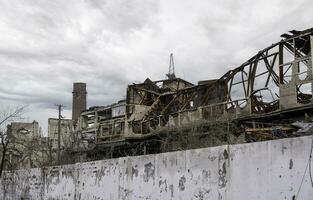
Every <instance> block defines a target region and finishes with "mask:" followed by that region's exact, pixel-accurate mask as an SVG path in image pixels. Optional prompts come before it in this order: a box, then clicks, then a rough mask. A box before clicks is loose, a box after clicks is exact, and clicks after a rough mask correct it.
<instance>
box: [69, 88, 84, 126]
mask: <svg viewBox="0 0 313 200" xmlns="http://www.w3.org/2000/svg"><path fill="white" fill-rule="evenodd" d="M86 104H87V91H86V83H74V84H73V103H72V120H74V121H75V122H77V120H78V118H79V115H80V113H81V112H82V111H83V110H86V106H87V105H86Z"/></svg>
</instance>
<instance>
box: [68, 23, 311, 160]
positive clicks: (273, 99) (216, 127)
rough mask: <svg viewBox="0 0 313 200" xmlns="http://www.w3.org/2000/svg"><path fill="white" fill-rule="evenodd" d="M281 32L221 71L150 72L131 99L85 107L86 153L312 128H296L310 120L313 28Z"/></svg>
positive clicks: (81, 130)
mask: <svg viewBox="0 0 313 200" xmlns="http://www.w3.org/2000/svg"><path fill="white" fill-rule="evenodd" d="M281 37H282V38H283V39H282V40H281V41H279V42H277V43H275V44H272V45H271V46H269V47H266V48H264V49H262V50H260V51H259V52H257V53H256V54H255V55H254V56H253V57H251V58H250V59H249V60H247V61H246V62H244V63H243V64H242V65H240V66H239V67H237V68H235V69H232V70H230V71H228V72H227V73H226V74H225V75H223V76H222V77H220V78H219V79H215V80H206V81H199V83H198V84H197V85H194V84H192V83H189V82H188V81H185V80H183V79H180V78H176V77H175V74H172V75H171V74H169V76H168V79H165V80H159V81H152V80H150V79H149V78H147V79H146V80H145V81H144V82H143V83H139V84H131V85H129V86H128V87H127V94H126V99H125V100H121V101H119V102H118V103H115V104H112V105H109V106H100V107H90V108H89V109H87V110H84V111H83V112H81V113H80V116H79V119H78V120H77V127H76V129H75V131H76V132H77V133H78V135H80V139H81V141H85V143H88V144H89V145H88V146H89V148H87V149H88V151H86V152H85V153H86V156H87V158H86V159H91V160H92V159H100V158H111V157H120V156H130V155H140V154H148V153H159V152H167V151H174V150H182V149H192V148H201V147H209V146H216V145H221V144H233V143H244V142H253V141H262V140H268V139H276V138H283V137H293V136H297V135H299V134H300V135H301V134H310V133H311V130H310V129H309V128H307V129H306V131H305V132H301V131H297V130H299V124H300V126H301V127H302V128H303V126H307V124H306V122H311V119H310V117H309V116H310V114H311V113H312V108H313V100H312V80H313V79H312V59H311V58H312V55H311V54H312V52H311V48H312V45H313V40H312V39H313V29H307V30H304V31H295V30H293V31H290V32H289V33H288V34H287V33H286V34H283V35H281ZM171 58H172V56H171ZM171 62H172V60H171ZM83 93H84V92H83ZM85 98H86V96H85ZM82 101H83V102H85V101H86V100H85V99H83V98H82ZM84 105H85V104H84ZM73 108H74V107H73ZM73 113H77V112H76V111H75V109H73ZM294 122H298V124H297V125H298V126H297V125H296V124H294ZM300 122H301V123H300ZM72 153H73V154H75V152H74V151H73V152H72Z"/></svg>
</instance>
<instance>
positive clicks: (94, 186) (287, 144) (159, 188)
mask: <svg viewBox="0 0 313 200" xmlns="http://www.w3.org/2000/svg"><path fill="white" fill-rule="evenodd" d="M312 141H313V136H306V137H298V138H289V139H282V140H273V141H267V142H257V143H249V144H240V145H229V146H228V145H225V146H219V147H211V148H204V149H196V150H188V151H178V152H170V153H163V154H155V155H145V156H137V157H123V158H119V159H110V160H102V161H96V162H88V163H77V164H74V165H64V166H55V167H49V168H43V169H31V170H20V171H14V172H5V173H4V176H3V179H2V180H0V195H1V196H0V199H6V200H9V199H99V200H100V199H103V200H117V199H118V200H140V199H145V200H147V199H151V200H185V199H186V200H207V199H208V200H210V199H212V200H242V199H254V200H268V199H290V200H293V199H301V200H311V199H312V196H313V183H312V182H311V179H310V175H311V174H310V173H311V172H312V173H313V166H311V164H310V162H311V163H312V165H313V161H312V160H311V159H310V153H311V151H312ZM310 168H312V169H310ZM312 176H313V175H312Z"/></svg>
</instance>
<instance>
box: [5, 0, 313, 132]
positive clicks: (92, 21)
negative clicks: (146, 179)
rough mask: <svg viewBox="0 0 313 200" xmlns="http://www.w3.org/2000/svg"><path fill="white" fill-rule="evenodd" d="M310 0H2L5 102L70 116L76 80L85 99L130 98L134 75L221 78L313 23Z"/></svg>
mask: <svg viewBox="0 0 313 200" xmlns="http://www.w3.org/2000/svg"><path fill="white" fill-rule="evenodd" d="M311 10H312V5H311V2H310V1H309V0H298V1H292V0H277V1H270V0H264V1H250V0H240V1H239V0H212V1H194V0H170V1H168V0H157V1H155V0H145V1H142V0H115V1H109V0H68V1H62V0H55V1H43V0H25V1H17V0H1V1H0V103H1V104H2V105H5V104H11V105H20V104H27V105H29V109H28V113H27V119H28V120H30V121H32V120H33V119H35V120H38V121H39V122H40V123H41V124H42V126H43V128H44V130H46V126H47V118H48V117H53V116H56V115H57V111H56V110H55V108H54V104H56V103H62V104H64V105H66V108H65V110H64V115H66V116H67V117H70V113H71V110H70V109H71V95H72V93H71V91H72V83H73V82H75V81H83V82H86V83H87V87H88V104H89V106H93V105H107V104H110V103H112V102H114V101H117V100H119V99H122V98H124V96H125V92H126V87H127V85H128V84H131V83H133V82H139V81H143V80H144V79H145V78H146V77H151V78H152V79H162V78H165V73H166V72H167V70H168V59H169V54H170V52H174V57H175V66H176V73H177V75H178V76H180V77H182V78H185V79H187V80H188V81H191V82H194V83H196V82H197V81H198V80H204V79H209V78H218V77H220V76H221V75H223V74H224V73H226V71H227V70H229V69H231V68H234V67H236V66H239V65H240V64H241V63H243V62H244V61H245V60H246V59H248V58H250V57H251V56H253V55H254V54H255V53H256V52H257V51H258V50H259V49H262V48H264V47H266V46H268V45H270V44H271V43H274V42H276V41H278V40H280V38H279V35H280V34H281V33H283V32H286V31H288V30H291V29H300V30H301V29H305V28H309V27H311V26H312V22H311V19H312V17H313V13H312V12H311Z"/></svg>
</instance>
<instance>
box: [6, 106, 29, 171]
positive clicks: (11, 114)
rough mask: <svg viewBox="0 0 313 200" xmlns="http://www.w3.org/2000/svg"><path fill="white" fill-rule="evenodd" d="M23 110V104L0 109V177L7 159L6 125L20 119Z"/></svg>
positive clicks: (8, 138)
mask: <svg viewBox="0 0 313 200" xmlns="http://www.w3.org/2000/svg"><path fill="white" fill-rule="evenodd" d="M24 111H25V106H17V107H15V108H14V109H11V108H10V107H6V108H5V109H2V110H0V140H1V146H0V153H1V154H0V158H1V160H0V177H1V175H2V171H3V169H4V166H5V162H6V161H7V155H8V152H9V149H10V143H11V141H10V136H9V135H8V130H7V125H8V124H9V123H11V122H13V121H15V120H18V119H21V116H22V114H23V113H24Z"/></svg>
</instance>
